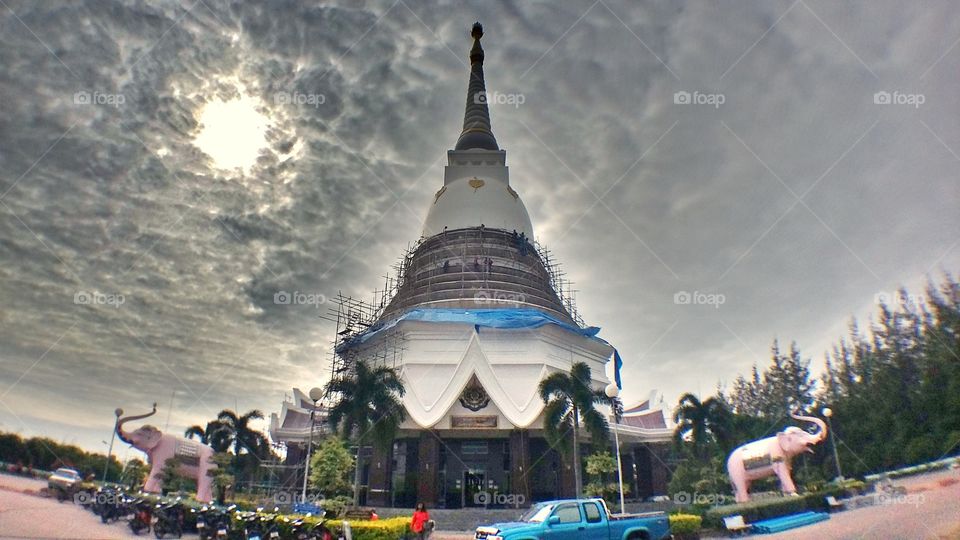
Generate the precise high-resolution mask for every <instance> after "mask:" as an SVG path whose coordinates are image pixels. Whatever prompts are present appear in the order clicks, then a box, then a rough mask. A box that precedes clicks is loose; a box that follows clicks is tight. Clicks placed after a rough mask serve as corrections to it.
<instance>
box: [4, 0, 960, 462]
mask: <svg viewBox="0 0 960 540" xmlns="http://www.w3.org/2000/svg"><path fill="white" fill-rule="evenodd" d="M7 5H8V6H9V9H7V10H4V13H3V14H2V15H0V25H2V32H0V36H2V37H0V64H2V65H3V66H4V67H5V69H4V70H3V71H2V72H0V103H2V107H0V260H2V264H0V299H2V305H0V344H2V349H0V381H2V382H3V387H2V388H0V392H2V394H0V402H2V407H0V422H2V424H0V429H4V430H14V431H16V430H22V431H23V432H25V433H30V434H32V433H38V432H46V433H50V434H52V435H53V436H55V437H57V438H65V439H66V440H75V441H77V442H79V443H81V444H83V445H84V446H87V447H90V448H100V446H101V445H100V443H99V440H100V439H101V438H104V437H105V436H106V435H105V433H109V429H110V421H111V417H112V410H113V408H114V407H116V406H118V405H119V406H123V407H125V408H128V409H131V410H136V409H145V408H147V407H148V406H149V404H150V403H151V402H153V401H157V402H159V403H160V407H161V416H163V415H167V414H168V412H169V420H168V422H169V424H170V429H171V430H181V429H182V428H183V427H184V426H186V425H189V424H192V423H196V422H201V421H205V420H206V419H208V418H209V417H211V416H212V415H213V414H215V413H216V412H217V411H218V410H219V409H221V408H224V407H229V408H233V407H239V408H240V409H242V410H247V409H250V408H260V409H263V410H264V411H265V412H268V413H269V412H270V411H274V410H277V409H278V408H279V404H280V401H281V400H282V398H283V394H284V393H285V392H288V391H289V388H290V387H291V386H293V385H297V386H300V387H304V388H309V387H310V386H312V385H317V384H320V383H322V382H323V379H324V378H325V376H326V372H327V370H326V366H327V364H326V362H327V357H328V354H329V340H330V338H331V334H332V331H333V329H332V328H331V324H330V323H328V322H326V321H323V320H321V319H320V318H319V316H320V315H321V314H323V313H324V312H325V310H326V308H327V306H326V305H323V304H319V305H317V304H316V303H308V304H305V305H285V304H277V303H276V302H275V301H274V295H275V294H277V293H278V292H280V291H286V292H291V293H292V292H294V291H298V292H301V293H303V294H304V295H312V297H311V298H313V299H315V300H322V299H323V298H330V297H332V296H334V295H336V294H337V292H338V291H343V292H344V293H345V294H352V295H361V296H364V297H369V295H370V293H371V291H372V290H373V289H374V288H376V287H377V286H380V285H381V284H382V282H383V279H382V276H383V275H384V274H385V273H386V272H388V271H389V267H390V265H391V264H392V263H393V261H395V260H396V258H397V257H398V256H399V255H400V254H401V252H402V251H403V249H404V248H405V247H406V246H407V245H408V244H409V243H410V242H412V241H414V240H415V239H416V236H417V235H418V234H419V230H420V226H421V220H422V218H423V216H424V214H425V211H426V207H427V204H428V203H429V201H430V200H431V195H432V193H433V192H434V191H435V190H436V189H437V187H438V186H439V185H440V183H441V181H442V180H441V178H442V165H443V159H444V157H445V152H446V151H447V150H448V149H449V148H450V147H452V145H453V143H454V142H455V139H456V136H457V135H458V134H459V127H460V122H461V119H462V107H463V96H464V91H465V88H466V83H467V51H468V49H469V40H468V38H467V32H468V30H469V26H470V24H471V23H472V22H473V21H474V20H477V19H479V20H481V21H482V22H483V23H484V26H485V32H486V33H485V37H484V45H485V49H486V52H487V55H486V72H487V87H488V89H489V90H490V91H491V92H498V93H501V94H504V95H506V96H510V95H513V96H523V103H522V104H521V105H518V106H515V105H514V104H507V103H503V104H496V103H494V104H493V105H491V115H492V121H493V128H494V130H495V133H496V134H497V139H498V141H499V142H500V144H501V145H502V146H503V147H504V148H506V149H507V152H508V163H509V165H510V166H511V169H512V170H511V176H512V184H513V185H514V187H515V188H516V189H517V191H518V192H519V193H520V195H521V196H522V197H523V198H524V201H525V203H526V205H527V208H528V209H529V211H530V213H531V217H532V219H533V222H534V228H535V230H536V232H537V236H538V238H539V239H540V241H541V242H543V243H544V244H546V245H547V246H548V247H550V248H551V249H552V250H553V251H554V253H555V254H556V255H557V256H558V258H559V259H560V260H561V261H562V262H563V263H564V264H565V269H566V271H567V273H568V276H569V277H570V278H571V279H572V280H573V281H574V282H575V288H576V289H577V290H578V291H579V292H578V300H579V306H580V308H581V311H582V313H583V315H584V316H585V318H586V319H587V321H588V322H589V323H590V324H596V325H598V326H601V327H603V329H604V330H603V333H602V335H603V336H604V337H605V338H606V339H608V340H610V341H611V342H612V343H614V344H615V345H617V346H618V348H619V349H620V351H621V354H622V355H623V357H624V359H625V362H626V368H625V373H624V378H625V380H626V383H627V395H626V397H627V399H628V400H631V399H640V398H642V397H644V396H645V395H646V393H647V392H648V391H649V390H650V389H653V388H658V389H661V390H663V391H664V392H665V393H666V395H667V398H668V400H673V399H674V398H675V396H676V395H677V394H678V393H679V392H682V391H687V390H693V391H701V392H705V393H706V392H711V391H712V390H713V387H714V386H715V385H716V384H717V382H718V381H720V382H724V381H727V382H728V381H731V380H732V379H733V378H734V377H735V376H736V374H738V373H741V372H744V371H746V370H747V369H748V368H749V366H750V364H752V363H754V362H758V363H761V364H763V363H765V362H766V358H767V354H766V348H767V347H768V345H769V343H770V341H771V340H772V339H773V338H774V337H779V338H781V339H784V340H789V339H796V340H798V341H799V343H800V346H801V348H802V349H803V350H804V351H805V352H806V354H807V355H808V356H814V357H815V362H819V357H820V354H821V353H822V351H823V350H824V348H825V347H826V346H827V344H828V343H830V342H831V341H832V340H833V339H834V338H835V337H837V336H838V335H839V333H840V332H841V331H842V330H843V327H844V325H845V322H846V320H847V319H848V317H849V316H851V315H853V314H856V315H861V316H862V315H864V314H866V313H869V311H870V305H871V304H872V303H873V301H874V297H875V295H877V294H878V293H880V292H882V291H890V290H892V289H894V288H895V287H896V286H897V285H899V284H901V283H903V284H908V285H911V286H914V287H916V286H918V285H922V283H923V281H924V279H925V276H927V275H932V276H934V277H936V275H937V273H938V272H939V271H940V269H948V270H950V269H952V270H956V269H957V267H958V264H960V250H958V249H956V239H957V238H958V233H960V215H958V213H957V212H956V209H957V208H958V207H960V188H958V175H957V170H958V168H957V162H958V161H960V158H958V155H957V151H956V150H954V149H960V126H958V125H957V123H956V121H955V119H956V118H957V116H958V113H960V98H958V96H957V93H956V91H955V90H956V83H957V78H956V73H957V72H958V68H960V65H958V64H960V47H957V40H958V38H960V20H958V19H957V18H956V17H953V16H952V13H953V12H952V7H951V4H950V3H949V2H941V3H932V4H924V6H923V7H916V6H904V5H902V4H898V3H893V2H891V3H877V2H860V3H854V4H844V5H836V4H833V3H829V2H817V1H806V0H802V1H798V2H734V3H724V4H722V5H719V4H718V5H710V4H674V3H671V4H663V5H652V6H647V5H642V6H641V5H636V4H635V3H633V2H627V3H623V2H614V1H606V0H603V1H602V2H596V3H593V4H591V3H589V2H586V3H573V4H570V3H563V4H562V5H557V4H556V3H542V4H541V3H537V4H521V5H514V4H511V3H499V4H496V5H486V4H484V5H483V6H474V5H461V3H446V2H442V3H440V4H437V5H432V6H425V5H421V4H416V3H409V2H406V1H404V0H400V1H396V2H393V1H387V2H370V3H364V4H362V5H359V4H356V3H353V2H347V3H344V4H342V5H330V6H324V7H320V6H305V5H302V4H301V3H297V2H271V3H268V4H251V3H246V2H233V3H220V2H212V1H206V0H204V1H201V2H197V3H195V4H191V3H186V4H177V3H171V2H158V3H139V2H93V1H91V2H82V3H40V4H38V3H34V2H8V4H7ZM678 92H679V93H680V94H678ZM684 92H686V93H687V94H689V96H690V101H691V103H684V102H683V101H684V100H685V98H684V97H683V96H684V94H683V93H684ZM877 92H888V93H889V94H890V95H891V96H892V98H891V101H892V103H890V104H884V103H882V101H883V98H882V97H881V98H880V101H881V103H876V102H875V93H877ZM241 94H242V95H245V96H247V97H248V98H249V99H251V100H253V102H254V103H256V104H257V110H258V112H259V113H260V114H262V115H264V116H265V117H266V118H267V119H269V123H270V125H269V129H268V130H267V131H266V134H265V144H264V146H263V147H262V148H261V150H260V154H259V156H258V158H257V160H256V162H255V164H254V165H253V166H252V167H250V168H249V169H246V170H233V171H225V170H221V169H218V168H217V166H216V162H215V161H214V160H213V159H212V158H211V157H210V156H207V155H205V154H204V153H203V152H202V151H201V149H200V148H198V147H197V146H196V145H195V144H194V143H195V138H196V136H197V134H198V133H199V132H200V130H201V128H202V126H201V125H200V124H199V118H200V112H201V111H202V110H203V107H204V106H205V105H206V104H207V103H211V102H216V101H227V102H229V101H231V100H232V99H236V98H239V97H240V96H241ZM917 95H920V96H923V103H922V104H921V105H919V106H914V104H915V102H916V101H917V100H916V98H914V100H913V101H914V104H909V103H907V101H909V100H908V99H906V98H904V96H917ZM298 96H299V97H298ZM310 96H313V101H312V102H311V101H310V99H311V98H310ZM318 96H322V103H318V101H320V99H321V98H320V97H318ZM678 96H680V97H678ZM711 96H712V97H711ZM720 96H722V97H720ZM898 99H899V100H900V101H901V102H903V103H899V104H898V103H897V100H898ZM86 100H89V102H86ZM698 100H699V102H698ZM721 100H722V104H718V103H717V102H718V101H721ZM121 101H122V103H121ZM516 101H517V100H514V103H515V102H516ZM683 292H687V293H691V296H690V299H691V301H690V303H683V299H684V298H685V297H684V296H683V294H682V293H683ZM695 292H697V293H700V295H699V296H697V295H694V294H693V293H695ZM677 294H680V296H678V297H677V299H675V295H677ZM710 295H713V296H712V298H714V299H715V300H716V299H718V298H720V295H722V298H723V303H722V304H720V305H716V304H717V303H716V302H714V303H713V304H709V303H702V302H706V301H707V300H706V299H707V298H711V296H710ZM698 302H701V303H698ZM171 392H175V395H174V396H173V402H174V407H173V411H167V410H166V409H167V408H168V404H169V401H170V399H171ZM158 422H159V420H158Z"/></svg>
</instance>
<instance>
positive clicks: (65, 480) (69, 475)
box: [47, 467, 83, 490]
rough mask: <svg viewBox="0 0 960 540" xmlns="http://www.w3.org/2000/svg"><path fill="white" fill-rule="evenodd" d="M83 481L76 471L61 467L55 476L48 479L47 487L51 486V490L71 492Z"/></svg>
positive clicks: (52, 475)
mask: <svg viewBox="0 0 960 540" xmlns="http://www.w3.org/2000/svg"><path fill="white" fill-rule="evenodd" d="M81 480H83V479H82V478H80V473H79V472H77V471H76V470H75V469H70V468H67V467H60V468H59V469H57V470H55V471H53V474H51V475H50V476H49V478H47V486H49V487H50V489H54V488H59V489H66V490H69V489H70V488H72V487H73V486H75V485H77V484H79V483H80V481H81Z"/></svg>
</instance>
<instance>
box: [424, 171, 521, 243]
mask: <svg viewBox="0 0 960 540" xmlns="http://www.w3.org/2000/svg"><path fill="white" fill-rule="evenodd" d="M481 225H483V226H484V227H486V228H491V229H503V230H505V231H517V233H518V234H519V233H523V234H525V235H526V237H527V238H529V239H533V225H532V224H531V223H530V215H529V214H527V209H526V207H525V206H524V205H523V201H521V200H520V196H519V195H518V194H517V192H516V191H514V190H513V188H511V187H510V186H509V185H508V184H506V183H505V182H503V181H501V180H496V179H490V178H481V177H467V178H461V179H459V180H455V181H453V182H450V183H448V184H446V185H445V186H443V187H442V188H440V191H438V192H437V193H436V195H434V200H433V204H432V205H430V210H429V211H428V212H427V219H426V220H425V221H424V224H423V236H424V237H426V238H429V237H431V236H433V235H435V234H440V233H442V232H443V231H444V230H450V231H452V230H455V229H467V228H471V227H479V226H481Z"/></svg>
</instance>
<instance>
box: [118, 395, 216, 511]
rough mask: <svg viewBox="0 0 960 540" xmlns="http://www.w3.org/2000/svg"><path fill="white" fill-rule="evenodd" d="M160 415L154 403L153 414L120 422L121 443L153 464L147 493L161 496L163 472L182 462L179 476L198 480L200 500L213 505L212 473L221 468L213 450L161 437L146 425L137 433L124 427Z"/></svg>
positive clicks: (124, 419) (168, 437)
mask: <svg viewBox="0 0 960 540" xmlns="http://www.w3.org/2000/svg"><path fill="white" fill-rule="evenodd" d="M156 412H157V405H156V403H154V405H153V411H151V412H149V413H147V414H141V415H139V416H125V417H123V418H120V419H118V420H117V436H118V437H120V440H122V441H123V442H125V443H127V444H129V445H131V446H133V447H134V448H136V449H137V450H140V451H142V452H144V453H146V454H147V460H148V462H149V464H150V473H149V474H148V475H147V480H146V482H145V483H144V485H143V490H144V491H146V492H149V493H161V492H162V490H163V472H162V471H163V468H164V466H166V464H167V462H168V461H169V460H171V459H176V460H177V461H178V462H179V465H178V472H179V473H180V474H182V475H183V476H186V477H189V478H194V479H196V481H197V500H198V501H201V502H212V501H213V489H212V487H213V478H212V477H211V476H210V474H209V472H210V471H211V470H213V469H215V468H216V467H217V465H216V464H215V463H213V461H211V459H210V458H211V457H212V456H213V449H212V448H210V447H209V446H207V445H205V444H201V443H199V442H197V441H193V440H190V439H185V438H183V437H177V436H175V435H170V434H164V433H161V432H160V430H159V429H157V428H155V427H153V426H150V425H146V426H141V427H139V428H137V429H135V430H133V431H126V430H124V429H123V425H124V424H125V423H127V422H129V421H131V420H140V419H142V418H147V417H148V416H152V415H154V414H156Z"/></svg>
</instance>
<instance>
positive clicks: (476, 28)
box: [470, 21, 483, 41]
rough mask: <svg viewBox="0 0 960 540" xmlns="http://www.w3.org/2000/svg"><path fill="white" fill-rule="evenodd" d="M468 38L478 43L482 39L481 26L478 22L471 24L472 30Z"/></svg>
mask: <svg viewBox="0 0 960 540" xmlns="http://www.w3.org/2000/svg"><path fill="white" fill-rule="evenodd" d="M470 37H472V38H473V39H475V40H477V41H479V40H480V38H482V37H483V25H482V24H480V21H477V22H475V23H473V30H470Z"/></svg>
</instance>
